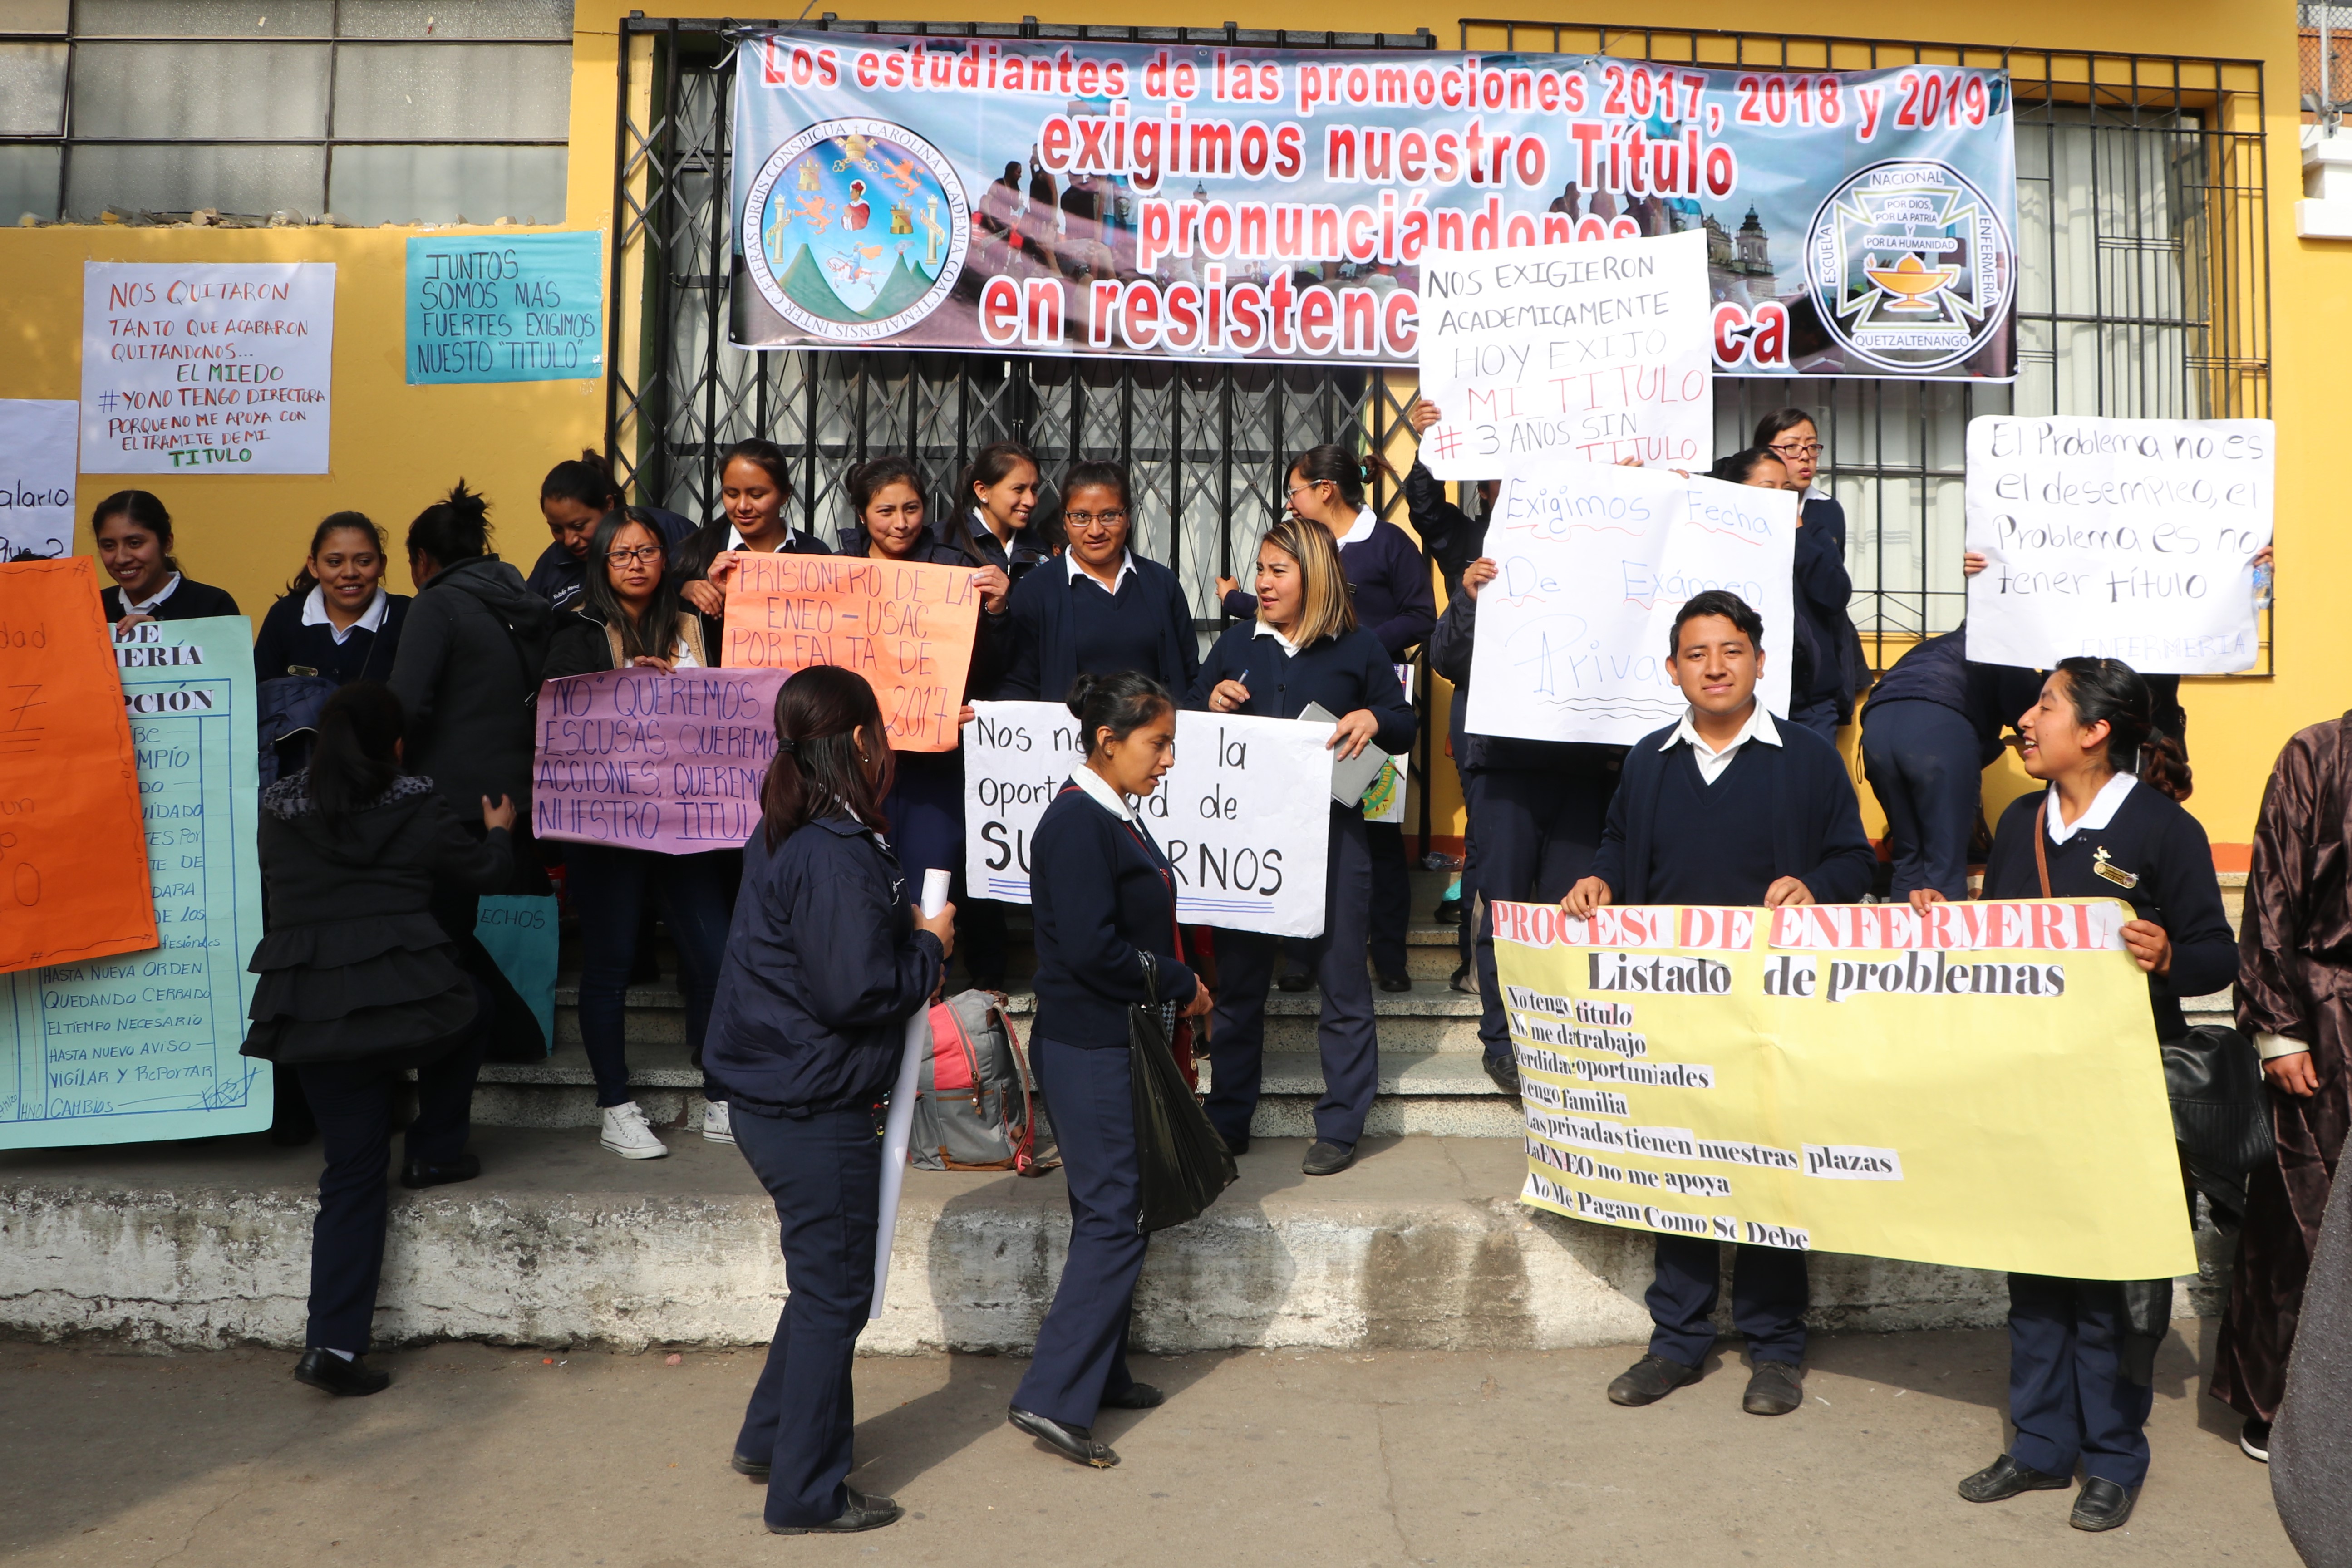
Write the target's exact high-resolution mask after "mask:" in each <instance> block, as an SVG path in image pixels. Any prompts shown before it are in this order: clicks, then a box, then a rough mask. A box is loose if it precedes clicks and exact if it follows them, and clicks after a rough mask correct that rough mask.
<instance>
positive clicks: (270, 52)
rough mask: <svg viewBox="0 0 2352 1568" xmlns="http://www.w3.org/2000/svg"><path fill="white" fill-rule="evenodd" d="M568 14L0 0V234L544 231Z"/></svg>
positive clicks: (491, 7)
mask: <svg viewBox="0 0 2352 1568" xmlns="http://www.w3.org/2000/svg"><path fill="white" fill-rule="evenodd" d="M571 38H572V0H0V222H5V223H9V224H14V223H16V222H18V221H20V219H21V218H23V217H25V216H32V217H35V218H38V219H40V220H43V221H50V220H57V219H62V220H64V221H66V222H69V223H95V222H98V221H100V218H101V217H102V216H104V215H106V214H109V213H112V214H114V215H117V216H124V217H136V216H184V215H186V214H189V213H193V212H196V211H202V210H206V209H209V210H211V211H213V212H216V213H219V214H220V215H222V216H225V217H231V218H240V217H241V218H267V217H269V216H274V215H277V214H280V213H284V214H288V215H289V216H292V217H293V218H295V219H299V220H305V221H307V220H310V219H314V218H317V217H320V216H325V215H329V214H331V215H332V216H334V217H336V218H337V219H339V220H341V221H343V222H347V223H359V224H376V223H416V222H450V221H455V220H457V219H458V218H460V217H463V218H467V219H471V220H473V221H476V222H488V221H489V220H491V219H493V218H499V217H510V218H514V219H517V220H520V221H522V222H528V223H561V222H562V220H563V214H564V174H565V169H566V163H567V157H568V149H567V138H568V136H569V133H570V127H571V104H572V47H571Z"/></svg>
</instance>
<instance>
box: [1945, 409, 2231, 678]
mask: <svg viewBox="0 0 2352 1568" xmlns="http://www.w3.org/2000/svg"><path fill="white" fill-rule="evenodd" d="M2277 445H2278V443H2277V433H2276V430H2275V427H2274V426H2273V425H2272V424H2271V422H2270V421H2269V420H2267V419H2091V418H2081V417H2058V418H2049V419H2012V418H1999V419H1996V418H1983V419H1971V420H1969V483H1968V508H1969V549H1970V550H1973V551H1977V552H1980V553H1982V554H1983V556H1984V558H1985V563H1986V565H1985V569H1984V570H1983V571H1982V572H1980V573H1979V574H1977V575H1976V576H1974V577H1971V578H1970V579H1969V658H1973V659H1979V660H1981V661H1983V662H1984V663H1987V664H2013V665H2022V666H2024V667H2026V668H2032V669H2047V668H2049V667H2050V666H2052V665H2053V664H2055V663H2057V662H2058V661H2059V660H2060V659H2062V658H2073V657H2074V656H2075V655H2078V654H2083V655H2090V656H2092V657H2095V658H2119V659H2121V660H2123V661H2124V662H2125V663H2126V664H2128V665H2130V666H2131V667H2132V668H2134V669H2137V670H2140V671H2143V672H2145V673H2148V674H2158V675H2227V674H2229V673H2230V672H2231V671H2232V670H2239V669H2250V668H2252V667H2253V664H2254V661H2255V659H2256V658H2257V657H2259V649H2258V647H2257V646H2256V633H2255V630H2254V578H2253V558H2254V552H2256V551H2258V550H2260V549H2261V548H2262V547H2263V545H2265V544H2268V543H2269V542H2271V501H2272V496H2273V480H2272V468H2273V461H2274V458H2273V454H2274V453H2275V451H2276V449H2277Z"/></svg>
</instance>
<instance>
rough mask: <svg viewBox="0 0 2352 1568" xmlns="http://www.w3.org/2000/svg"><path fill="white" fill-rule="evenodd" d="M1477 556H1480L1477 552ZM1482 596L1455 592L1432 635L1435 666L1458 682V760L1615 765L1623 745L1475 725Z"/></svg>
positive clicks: (1472, 767) (1545, 767) (1469, 767)
mask: <svg viewBox="0 0 2352 1568" xmlns="http://www.w3.org/2000/svg"><path fill="white" fill-rule="evenodd" d="M1473 559H1474V560H1475V557H1473ZM1477 634H1478V601H1477V600H1476V599H1475V598H1474V597H1472V596H1471V595H1468V594H1464V593H1459V592H1457V593H1455V595H1454V597H1453V598H1451V599H1449V600H1447V601H1446V603H1445V614H1444V615H1443V616H1439V617H1438V618H1437V630H1436V632H1435V633H1434V634H1433V636H1432V637H1430V639H1429V668H1431V669H1432V670H1433V671H1434V672H1435V673H1436V674H1438V675H1441V676H1444V678H1445V679H1448V680H1450V681H1452V682H1453V683H1454V732H1453V737H1452V738H1453V741H1454V765H1455V766H1457V767H1459V768H1461V769H1462V770H1463V771H1464V772H1465V773H1493V772H1496V771H1499V770H1501V769H1504V768H1533V769H1539V770H1542V771H1545V772H1555V771H1558V770H1559V769H1563V768H1593V767H1601V768H1610V767H1614V766H1616V765H1617V760H1618V759H1619V758H1620V757H1622V756H1623V755H1624V754H1625V748H1624V747H1622V746H1596V745H1589V744H1585V743H1583V742H1572V741H1528V740H1521V739H1519V738H1517V737H1516V736H1509V735H1478V734H1473V733H1472V732H1471V731H1470V726H1469V720H1468V717H1467V716H1468V714H1469V711H1470V659H1471V654H1472V652H1473V649H1474V648H1475V644H1476V642H1477Z"/></svg>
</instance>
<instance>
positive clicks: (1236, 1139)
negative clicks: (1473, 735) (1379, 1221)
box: [1186, 516, 1413, 1176]
mask: <svg viewBox="0 0 2352 1568" xmlns="http://www.w3.org/2000/svg"><path fill="white" fill-rule="evenodd" d="M1255 586H1256V590H1257V618H1256V620H1255V621H1250V622H1244V623H1243V624H1241V625H1239V626H1234V627H1231V628H1230V629H1228V630H1227V631H1226V633H1225V634H1224V636H1223V637H1219V638H1218V639H1217V643H1216V646H1215V647H1212V648H1211V649H1210V650H1209V654H1208V657H1207V658H1205V659H1203V660H1202V664H1201V673H1200V675H1199V676H1198V678H1197V679H1194V680H1193V682H1192V691H1191V694H1190V696H1189V698H1188V700H1187V702H1186V706H1187V707H1190V708H1194V709H1205V710H1208V711H1210V712H1213V713H1241V714H1248V715H1251V716H1254V717H1257V718H1266V719H1296V718H1297V717H1298V715H1299V714H1300V713H1301V712H1302V711H1304V710H1306V709H1307V707H1308V706H1309V705H1320V706H1321V707H1322V709H1323V710H1324V711H1326V712H1328V713H1336V714H1339V722H1338V723H1336V724H1334V725H1333V726H1332V727H1331V737H1330V739H1329V740H1328V742H1325V743H1326V745H1327V746H1328V749H1329V750H1330V751H1331V752H1333V754H1334V756H1335V757H1337V758H1353V757H1355V756H1357V755H1359V754H1360V753H1361V752H1362V751H1363V749H1364V747H1365V746H1366V745H1367V744H1371V745H1377V746H1378V747H1380V749H1381V750H1382V751H1384V752H1403V751H1404V750H1405V749H1406V748H1407V747H1408V746H1410V745H1411V744H1412V731H1413V712H1412V705H1411V704H1410V703H1408V702H1406V701H1405V700H1404V689H1403V688H1402V686H1400V685H1398V683H1397V678H1396V670H1395V668H1394V667H1393V666H1392V665H1391V663H1390V661H1389V656H1388V650H1387V649H1385V648H1383V647H1381V644H1380V640H1379V639H1378V638H1376V637H1373V636H1372V635H1371V634H1370V632H1368V631H1365V630H1363V629H1362V628H1361V627H1360V626H1358V625H1357V624H1356V611H1355V606H1354V605H1353V604H1352V603H1351V602H1350V601H1349V595H1348V579H1347V575H1346V574H1345V573H1344V572H1342V571H1341V569H1340V566H1339V546H1338V545H1337V544H1336V543H1335V542H1333V540H1332V538H1331V533H1330V531H1329V530H1328V529H1327V528H1325V527H1324V526H1323V525H1322V524H1320V523H1318V522H1311V521H1307V520H1306V519H1304V518H1301V517H1297V516H1291V517H1286V518H1284V519H1283V520H1282V521H1279V522H1277V523H1276V524H1275V525H1274V526H1273V527H1272V528H1271V529H1269V530H1267V531H1266V535H1265V540H1264V541H1263V542H1261V543H1260V544H1259V545H1258V548H1257V578H1256V584H1255ZM1323 900H1324V903H1323V932H1322V934H1321V935H1320V936H1318V937H1315V938H1312V939H1310V940H1309V941H1308V942H1307V943H1306V946H1307V952H1308V954H1309V957H1310V959H1311V961H1312V963H1313V964H1314V967H1315V971H1316V977H1317V980H1318V982H1319V983H1320V984H1321V986H1322V989H1323V1010H1322V1015H1321V1017H1320V1019H1319V1020H1318V1025H1317V1029H1316V1038H1317V1042H1318V1046H1319V1047H1320V1048H1321V1052H1322V1058H1323V1098H1322V1099H1321V1100H1319V1101H1318V1102H1317V1104H1316V1107H1315V1144H1314V1147H1312V1148H1311V1149H1309V1150H1308V1151H1307V1160H1306V1163H1305V1165H1304V1166H1303V1169H1304V1170H1305V1171H1306V1173H1307V1174H1308V1175H1310V1176H1328V1175H1331V1174H1333V1173H1337V1172H1339V1171H1344V1170H1346V1169H1347V1168H1348V1167H1349V1165H1350V1164H1352V1163H1354V1162H1355V1158H1356V1143H1357V1142H1358V1140H1359V1139H1360V1138H1361V1137H1362V1136H1363V1131H1364V1118H1365V1116H1366V1115H1367V1114H1368V1113H1369V1112H1370V1110H1371V1106H1372V1092H1373V1089H1374V1087H1375V1085H1376V1084H1377V1082H1378V1080H1379V1074H1380V1061H1379V1043H1378V1040H1377V1037H1376V1036H1375V1034H1374V1030H1373V1025H1372V987H1371V977H1370V973H1369V972H1368V970H1367V969H1366V967H1365V952H1366V944H1367V942H1368V939H1369V929H1368V927H1369V915H1370V909H1371V901H1372V862H1371V851H1370V847H1369V846H1368V845H1367V842H1366V839H1365V834H1364V815H1363V813H1362V812H1361V811H1360V810H1359V809H1358V808H1357V805H1356V803H1355V802H1353V801H1349V802H1348V803H1346V804H1344V805H1343V804H1341V803H1339V802H1337V801H1334V802H1333V803H1332V804H1331V835H1330V845H1329V849H1328V861H1327V863H1326V868H1325V877H1324V884H1323ZM1281 948H1282V939H1281V938H1279V937H1272V936H1265V935H1261V934H1259V933H1257V932H1255V931H1220V932H1219V933H1218V936H1217V967H1218V972H1219V977H1220V979H1221V981H1222V982H1223V984H1222V986H1221V990H1220V994H1219V998H1218V1003H1217V1008H1216V1011H1215V1013H1214V1014H1213V1016H1212V1019H1211V1029H1210V1039H1209V1058H1210V1060H1211V1061H1212V1062H1213V1063H1214V1064H1215V1084H1214V1087H1213V1089H1211V1091H1210V1094H1209V1099H1208V1107H1207V1109H1208V1112H1209V1120H1210V1121H1211V1122H1213V1124H1214V1125H1215V1126H1216V1129H1217V1131H1219V1132H1220V1133H1221V1134H1223V1137H1224V1140H1225V1142H1226V1144H1227V1145H1228V1146H1230V1147H1231V1148H1232V1149H1233V1151H1234V1152H1235V1153H1240V1152H1243V1151H1244V1150H1245V1149H1247V1148H1248V1147H1249V1133H1250V1117H1251V1114H1252V1113H1253V1112H1254V1111H1255V1110H1256V1109H1257V1097H1258V1080H1259V1077H1260V1072H1261V1069H1262V1068H1263V1066H1264V1063H1263V1059H1262V1058H1263V1055H1264V1051H1265V993H1266V986H1267V985H1268V984H1269V983H1271V981H1272V980H1273V978H1274V967H1275V962H1276V955H1277V954H1278V953H1279V952H1281Z"/></svg>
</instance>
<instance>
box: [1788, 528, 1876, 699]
mask: <svg viewBox="0 0 2352 1568" xmlns="http://www.w3.org/2000/svg"><path fill="white" fill-rule="evenodd" d="M1802 504H1803V510H1804V526H1803V527H1801V528H1800V529H1798V530H1797V554H1796V566H1795V583H1794V588H1795V595H1794V600H1793V603H1794V606H1795V610H1796V615H1797V619H1798V621H1799V622H1800V623H1801V635H1800V637H1799V638H1798V639H1797V643H1798V646H1799V647H1806V648H1807V651H1808V652H1809V653H1810V655H1811V657H1810V658H1801V659H1800V660H1799V661H1798V665H1799V668H1797V669H1796V670H1794V671H1792V674H1793V675H1794V676H1795V678H1796V679H1797V680H1799V681H1801V682H1802V685H1801V687H1800V686H1797V685H1794V684H1792V685H1791V687H1790V692H1789V706H1790V708H1792V709H1795V708H1803V707H1807V706H1809V705H1811V704H1812V703H1816V702H1832V701H1833V702H1835V703H1836V704H1837V705H1838V719H1839V721H1840V722H1843V721H1845V720H1847V719H1849V718H1851V717H1853V690H1854V685H1855V678H1856V676H1857V675H1858V674H1859V673H1860V672H1858V671H1855V670H1853V669H1851V668H1848V666H1849V665H1850V664H1851V663H1852V661H1853V656H1854V655H1855V654H1858V653H1859V652H1860V650H1861V644H1860V642H1859V640H1858V639H1857V638H1856V635H1855V632H1854V629H1853V621H1852V620H1851V619H1850V618H1848V616H1847V615H1846V605H1847V602H1848V601H1850V600H1851V599H1852V598H1853V578H1852V577H1851V576H1849V575H1847V574H1846V569H1845V509H1844V508H1843V507H1841V506H1840V505H1838V503H1837V502H1835V501H1833V500H1830V499H1829V498H1828V497H1826V496H1817V497H1815V498H1814V499H1813V500H1810V501H1806V502H1804V503H1802ZM1849 641H1853V648H1852V649H1851V650H1849V649H1848V647H1847V643H1848V642H1849ZM1808 645H1810V646H1808Z"/></svg>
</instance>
